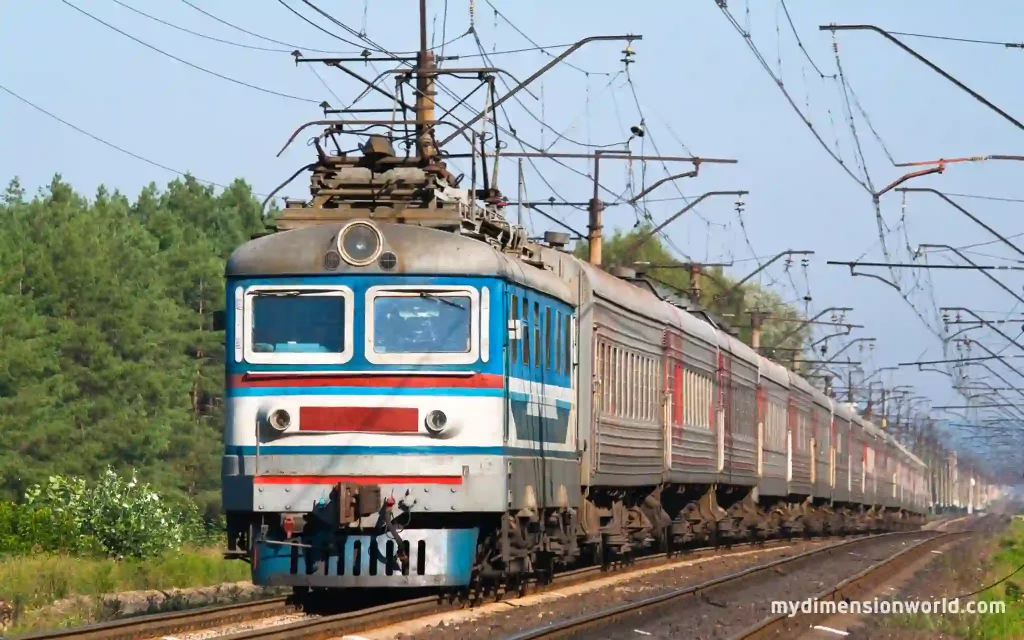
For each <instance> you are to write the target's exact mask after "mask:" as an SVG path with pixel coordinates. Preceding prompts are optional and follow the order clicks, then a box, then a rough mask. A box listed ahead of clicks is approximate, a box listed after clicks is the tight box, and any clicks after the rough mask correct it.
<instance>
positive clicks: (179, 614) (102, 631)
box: [18, 597, 296, 640]
mask: <svg viewBox="0 0 1024 640" xmlns="http://www.w3.org/2000/svg"><path fill="white" fill-rule="evenodd" d="M295 609H296V607H295V606H294V605H293V604H291V603H290V602H289V598H286V597H280V598H268V599H265V600H256V601H253V602H242V603H236V604H228V605H220V606H215V607H203V608H200V609H191V610H188V611H172V612H169V613H157V614H153V615H145V616H137V617H133V618H124V619H122V620H114V621H111V622H101V623H99V624H93V625H89V626H86V627H69V628H67V629H55V630H52V631H43V632H39V633H33V634H28V635H23V636H18V638H19V640H57V639H60V638H75V639H76V640H121V639H123V638H159V637H164V636H168V635H171V634H175V633H183V632H186V631H196V630H199V629H210V628H213V627H222V626H225V625H229V624H234V623H238V622H247V621H249V620H257V619H261V618H267V617H270V616H275V615H283V614H286V613H291V612H293V611H295Z"/></svg>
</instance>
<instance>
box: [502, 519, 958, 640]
mask: <svg viewBox="0 0 1024 640" xmlns="http://www.w3.org/2000/svg"><path fill="white" fill-rule="evenodd" d="M930 533H935V534H936V535H934V536H933V537H932V538H930V539H934V538H941V537H946V536H949V535H954V534H948V533H937V532H932V531H922V530H916V531H900V532H893V533H883V534H879V535H873V536H867V537H860V538H854V539H851V540H844V541H842V542H839V543H836V544H831V545H826V546H823V547H819V548H817V549H811V550H810V551H806V552H804V553H800V554H797V555H795V556H791V557H788V558H781V559H779V560H775V561H773V562H769V563H766V564H761V565H757V566H755V567H750V568H748V569H744V570H741V571H737V572H735V573H731V574H729V575H726V576H723V577H720V578H715V579H713V580H708V581H706V582H702V583H700V584H697V585H692V586H689V587H683V588H679V589H675V590H673V591H670V592H668V593H664V594H661V595H657V596H653V597H649V598H644V599H642V600H637V601H636V602H630V603H627V604H624V605H620V606H618V607H613V608H610V609H604V610H602V611H598V612H595V613H592V614H588V615H584V616H580V617H578V618H573V619H570V620H566V621H562V622H554V623H550V624H548V625H545V626H543V627H540V628H536V629H531V630H528V631H526V632H524V633H520V634H518V635H514V636H511V637H510V639H509V640H541V639H544V640H551V639H553V638H567V637H577V636H579V635H581V634H582V633H583V632H585V631H588V630H591V629H594V628H595V627H598V626H601V625H607V624H610V623H611V622H612V621H614V620H616V619H619V618H622V617H625V616H632V615H636V614H637V613H638V612H640V611H645V610H648V609H652V608H654V607H657V606H661V605H665V604H667V603H672V602H674V601H677V600H680V599H683V598H687V597H692V596H699V595H700V594H701V593H703V592H704V591H706V590H708V589H711V588H717V587H722V586H724V585H729V586H732V585H733V584H742V583H744V582H745V581H746V580H748V579H750V578H752V577H759V576H760V574H763V573H765V572H771V571H773V570H774V569H776V568H777V567H780V566H782V565H787V564H791V563H794V562H797V561H800V560H804V559H806V558H809V557H812V556H816V555H819V554H822V553H829V552H831V551H835V550H836V549H839V548H843V547H846V546H849V545H852V544H857V543H864V542H869V541H875V540H883V539H889V538H892V537H897V536H912V535H928V534H930Z"/></svg>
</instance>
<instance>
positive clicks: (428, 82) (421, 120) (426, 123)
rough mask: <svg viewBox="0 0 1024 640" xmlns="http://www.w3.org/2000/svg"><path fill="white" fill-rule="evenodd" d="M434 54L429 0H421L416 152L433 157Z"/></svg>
mask: <svg viewBox="0 0 1024 640" xmlns="http://www.w3.org/2000/svg"><path fill="white" fill-rule="evenodd" d="M435 69H436V64H435V60H434V54H433V52H431V51H430V50H429V46H428V43H427V0H420V51H419V54H418V55H417V56H416V154H417V155H418V156H419V157H420V158H432V157H434V155H436V153H437V149H436V148H435V147H434V126H433V122H434V96H435V95H436V91H435V90H434V73H433V72H434V70H435Z"/></svg>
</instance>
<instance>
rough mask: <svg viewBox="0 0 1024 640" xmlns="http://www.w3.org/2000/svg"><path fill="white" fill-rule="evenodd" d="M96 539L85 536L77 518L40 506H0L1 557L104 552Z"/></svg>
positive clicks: (4, 503) (4, 504) (3, 503)
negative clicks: (60, 552) (9, 555)
mask: <svg viewBox="0 0 1024 640" xmlns="http://www.w3.org/2000/svg"><path fill="white" fill-rule="evenodd" d="M101 550H102V549H101V547H100V545H99V543H98V542H97V541H96V539H95V538H93V537H91V536H88V535H84V534H83V533H82V532H81V529H80V528H79V525H78V523H77V522H76V521H75V519H74V518H72V517H70V516H68V515H67V514H63V513H57V512H55V511H54V510H53V509H50V508H49V507H45V506H41V505H29V504H14V503H11V502H0V554H29V553H41V552H52V551H70V552H73V553H78V554H94V553H97V552H99V551H101Z"/></svg>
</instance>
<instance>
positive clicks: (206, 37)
mask: <svg viewBox="0 0 1024 640" xmlns="http://www.w3.org/2000/svg"><path fill="white" fill-rule="evenodd" d="M110 1H111V2H113V3H114V4H117V5H118V6H120V7H124V8H125V9H127V10H129V11H131V12H133V13H137V14H139V15H140V16H143V17H145V18H149V19H150V20H153V21H154V22H159V23H160V24H162V25H165V26H168V27H170V28H172V29H177V30H178V31H182V32H184V33H188V34H191V35H193V36H196V37H197V38H202V39H204V40H211V41H213V42H219V43H221V44H227V45H231V46H232V47H241V48H243V49H252V50H254V51H271V52H274V53H291V51H290V50H288V49H279V48H276V47H258V46H256V45H251V44H245V43H242V42H235V41H233V40H224V39H223V38H215V37H213V36H209V35H206V34H205V33H200V32H198V31H192V30H191V29H186V28H185V27H182V26H179V25H176V24H174V23H172V22H168V21H167V20H163V19H162V18H158V17H156V16H154V15H150V14H148V13H146V12H145V11H142V10H141V9H136V8H135V7H133V6H131V5H129V4H126V3H124V2H121V0H110Z"/></svg>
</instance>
